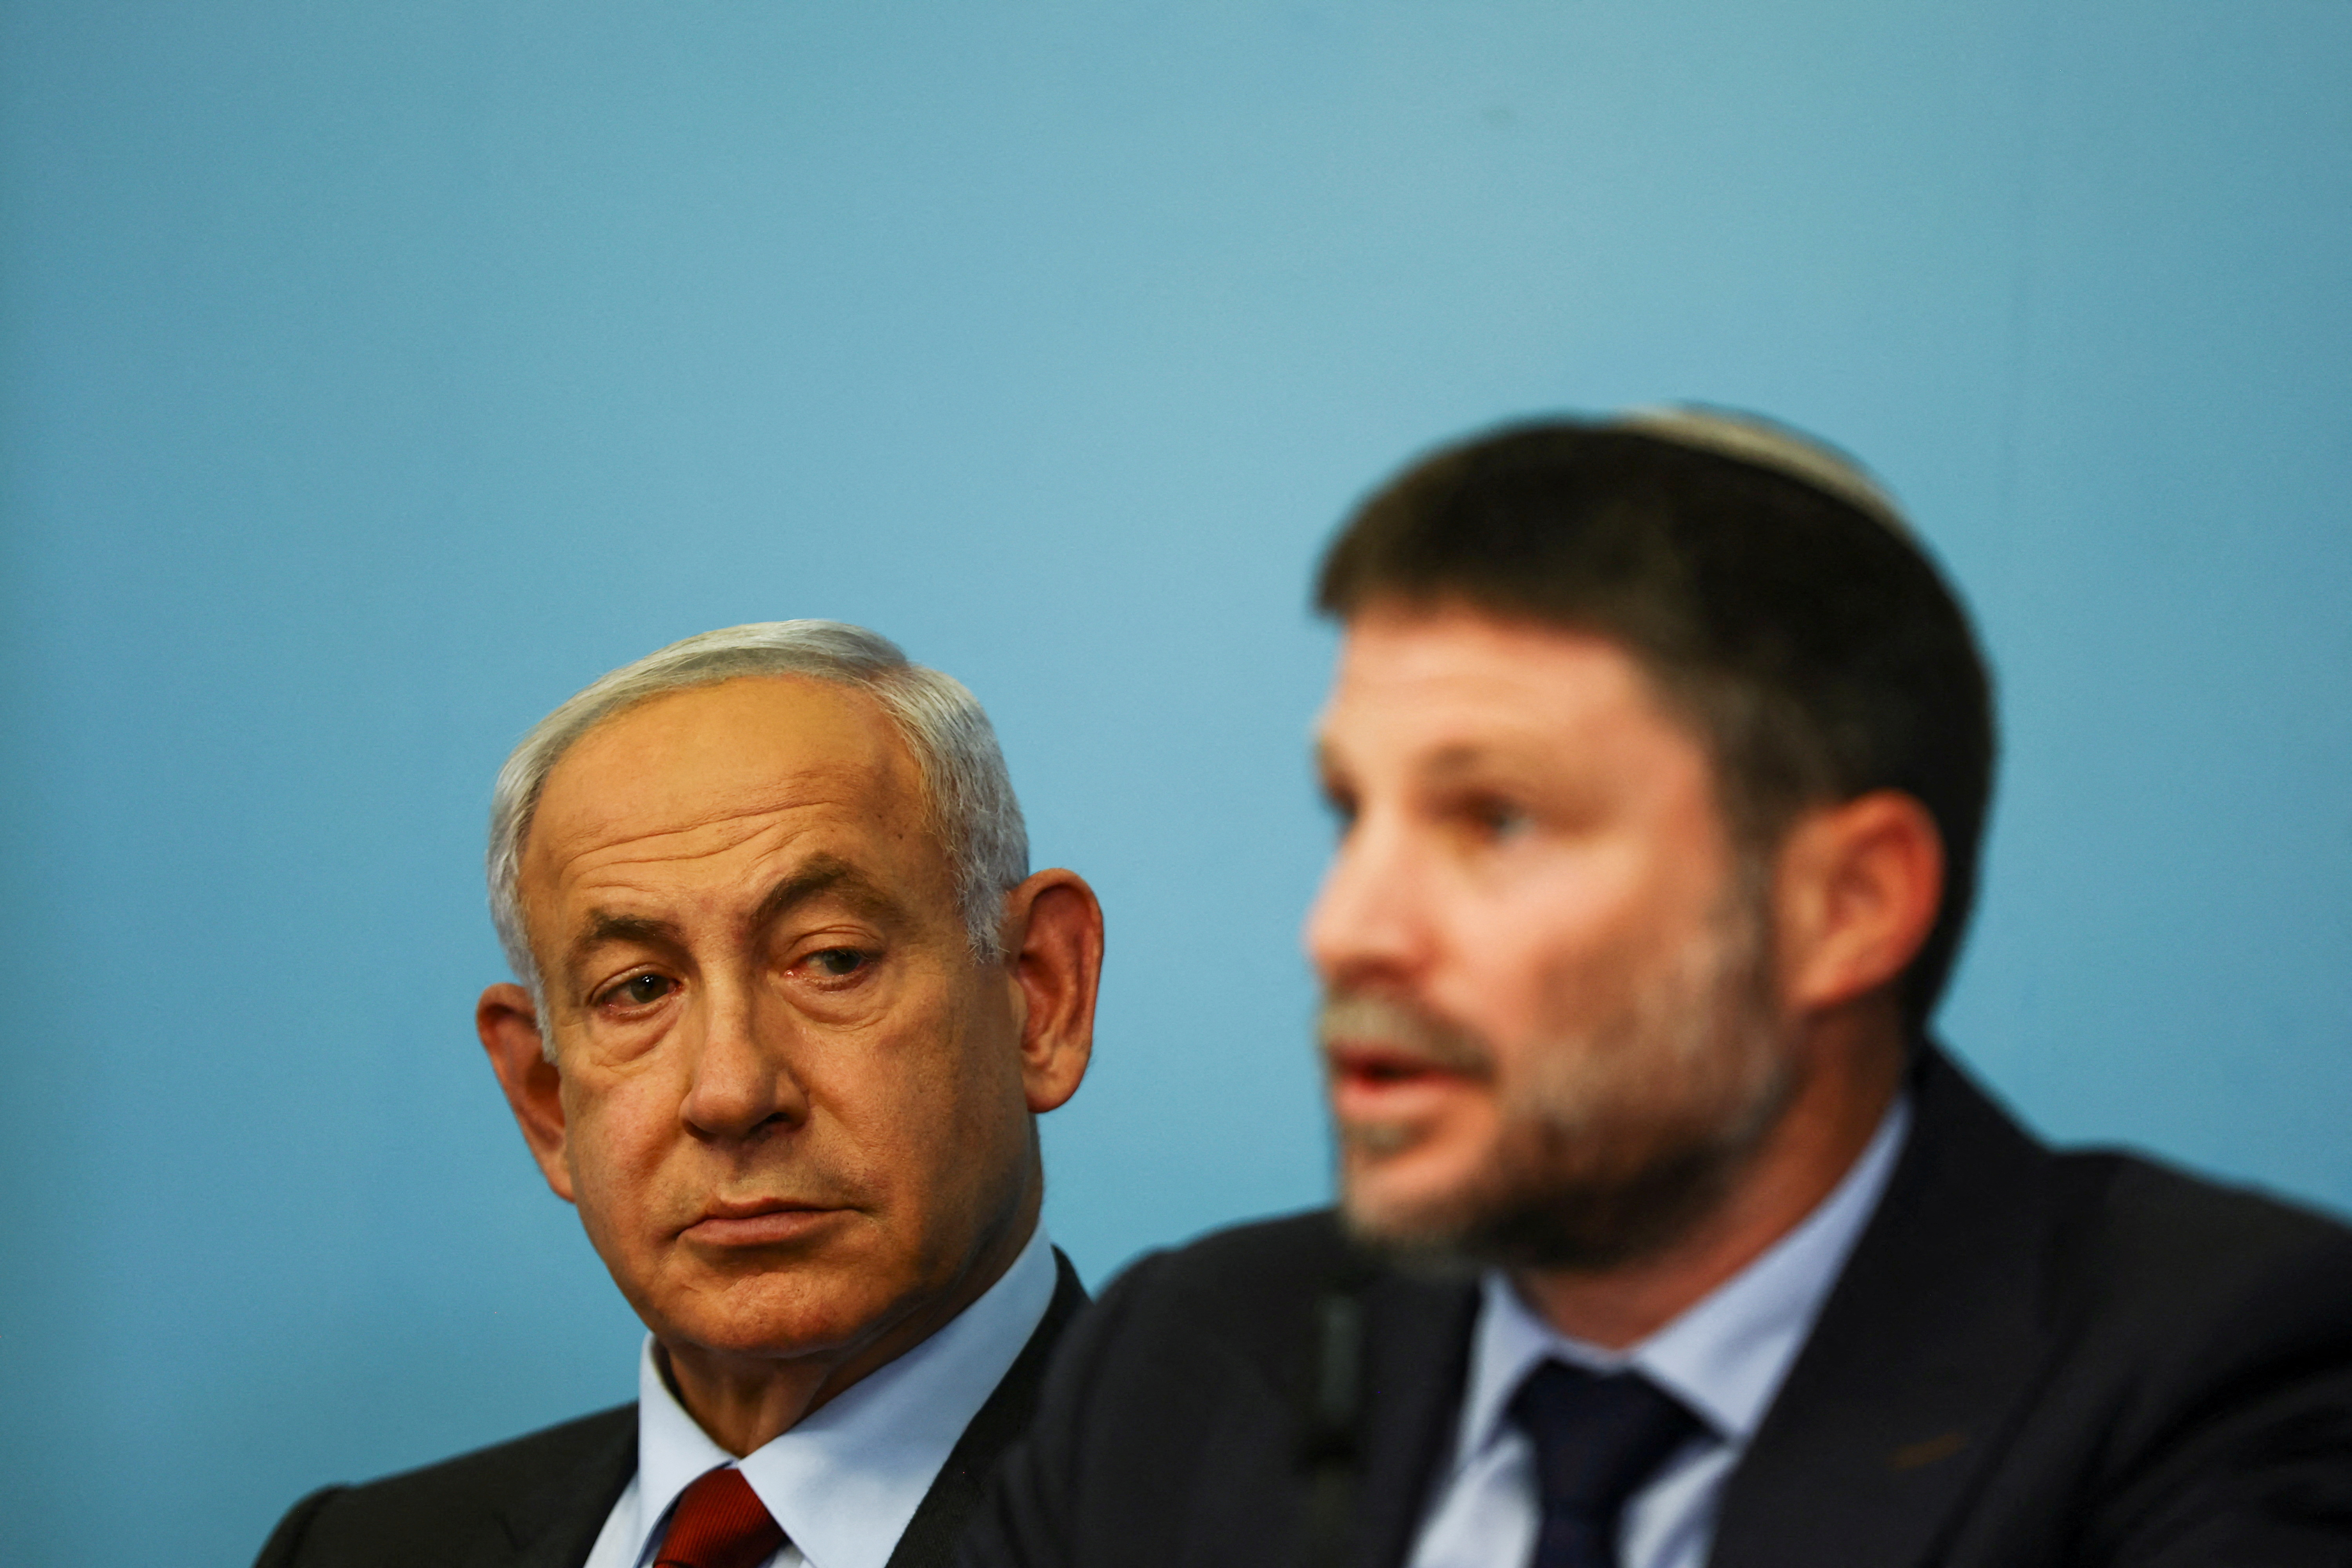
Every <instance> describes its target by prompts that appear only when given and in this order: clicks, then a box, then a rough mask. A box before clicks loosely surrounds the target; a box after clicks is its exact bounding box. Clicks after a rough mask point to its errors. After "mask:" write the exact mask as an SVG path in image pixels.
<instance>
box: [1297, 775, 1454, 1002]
mask: <svg viewBox="0 0 2352 1568" xmlns="http://www.w3.org/2000/svg"><path fill="white" fill-rule="evenodd" d="M1425 873H1426V868H1425V867H1424V866H1423V865H1422V863H1421V860H1420V858H1419V857H1418V856H1417V855H1416V854H1415V853H1414V851H1413V846H1412V839H1411V836H1410V835H1409V834H1407V833H1406V832H1405V831H1404V830H1403V829H1402V826H1401V825H1399V824H1397V823H1395V822H1394V821H1392V820H1389V819H1386V818H1383V817H1378V816H1371V815H1370V814H1367V815H1365V816H1360V817H1358V818H1357V820H1356V821H1355V823H1354V824H1353V825H1352V826H1350V827H1349V831H1348V834H1347V836H1346V837H1344V838H1342V839H1341V840H1340V841H1339V849H1338V851H1337V852H1336V853H1335V854H1334V855H1333V856H1332V857H1331V868H1330V869H1329V870H1328V871H1327V872H1325V873H1324V876H1323V887H1322V889H1321V890H1320V891H1319V892H1318V893H1317V894H1316V897H1315V902H1314V904H1313V906H1312V907H1310V908H1309V909H1308V910H1307V925H1306V929H1305V931H1303V932H1302V933H1301V936H1302V939H1303V941H1304V942H1305V944H1306V948H1307V957H1308V958H1309V959H1310V960H1311V961H1312V962H1313V963H1314V965H1315V971H1316V973H1317V974H1318V975H1319V976H1320V977H1321V978H1322V981H1323V984H1324V986H1325V988H1326V989H1339V988H1344V987H1349V986H1355V985H1360V984H1364V983H1366V982H1368V981H1374V980H1389V981H1396V980H1402V979H1405V978H1408V977H1410V976H1412V975H1413V974H1414V973H1418V971H1419V970H1420V969H1421V968H1422V967H1423V964H1424V963H1426V962H1427V960H1428V956H1429V942H1430V928H1429V923H1428V914H1429V909H1428V900H1429V897H1430V894H1431V892H1432V889H1430V887H1429V886H1428V878H1427V876H1426V874H1425Z"/></svg>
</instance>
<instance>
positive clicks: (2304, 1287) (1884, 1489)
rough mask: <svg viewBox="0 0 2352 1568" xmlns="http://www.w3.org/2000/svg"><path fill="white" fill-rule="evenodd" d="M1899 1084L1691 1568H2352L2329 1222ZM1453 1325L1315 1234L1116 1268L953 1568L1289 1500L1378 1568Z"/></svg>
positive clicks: (1040, 1564)
mask: <svg viewBox="0 0 2352 1568" xmlns="http://www.w3.org/2000/svg"><path fill="white" fill-rule="evenodd" d="M1913 1091H1914V1096H1915V1098H1914V1102H1913V1103H1914V1107H1915V1111H1916V1120H1915V1121H1914V1123H1913V1131H1912V1135H1911V1138H1910V1141H1909V1143H1908V1144H1907V1146H1906V1149H1905V1152H1904V1153H1903V1156H1902V1158H1901V1160H1900V1161H1899V1162H1898V1163H1897V1166H1896V1169H1895V1173H1894V1175H1893V1177H1892V1178H1891V1180H1890V1182H1889V1184H1888V1187H1887V1190H1886V1194H1885V1198H1884V1199H1883V1201H1882V1202H1881V1204H1880V1205H1879V1208H1878V1211H1877V1213H1876V1214H1875V1215H1874V1216H1873V1218H1872V1220H1871V1222H1870V1224H1869V1226H1867V1228H1866V1229H1865V1231H1864V1235H1863V1237H1862V1238H1861V1239H1860V1241H1859V1242H1858V1243H1857V1245H1856V1247H1855V1250H1854V1252H1853V1256H1852V1258H1850V1259H1849V1261H1848V1264H1847V1267H1846V1268H1845V1271H1844V1273H1843V1275H1842V1276H1841V1278H1840V1279H1839V1280H1838V1281H1837V1283H1836V1285H1835V1286H1834V1287H1833V1289H1832V1293H1831V1295H1830V1297H1829V1300H1827V1302H1826V1303H1825V1305H1824V1306H1823V1309H1822V1316H1821V1318H1820V1320H1819V1321H1818V1322H1817V1323H1816V1324H1815V1326H1814V1330H1813V1332H1812V1334H1811V1337H1810V1338H1809V1340H1808V1341H1807V1342H1806V1344H1805V1346H1804V1348H1803V1349H1802V1350H1801V1352H1800V1353H1799V1356H1798V1359H1797V1361H1796V1363H1795V1364H1794V1365H1793V1366H1792V1368H1791V1369H1790V1373H1789V1377H1788V1381H1787V1382H1786V1383H1785V1384H1783V1385H1782V1387H1781V1390H1780V1394H1779V1396H1778V1397H1777V1398H1776V1399H1775V1401H1774V1402H1773V1405H1772V1406H1771V1408H1770V1409H1769V1411H1768V1412H1767V1414H1766V1416H1765V1419H1764V1422H1763V1425H1762V1426H1761V1427H1760V1428H1759V1431H1758V1433H1757V1435H1756V1438H1755V1441H1754V1443H1753V1445H1752V1446H1751V1447H1749V1448H1748V1452H1747V1454H1746V1455H1745V1457H1744V1458H1743V1459H1742V1461H1741V1463H1740V1464H1739V1466H1738V1468H1737V1469H1736V1470H1735V1471H1734V1472H1733V1474H1732V1476H1731V1478H1730V1479H1729V1481H1728V1483H1727V1489H1726V1491H1725V1494H1724V1497H1723V1501H1722V1511H1721V1513H1720V1516H1719V1519H1718V1523H1717V1531H1716V1536H1715V1547H1714V1552H1713V1554H1712V1557H1711V1559H1710V1561H1711V1563H1714V1564H1715V1565H1716V1568H1895V1565H1898V1564H1900V1565H1906V1568H1914V1565H1923V1564H1930V1563H1934V1564H1945V1565H1948V1568H1959V1565H1970V1568H2040V1565H2054V1564H2059V1563H2068V1564H2092V1563H2096V1564H2132V1565H2135V1568H2154V1565H2157V1564H2168V1565H2172V1564H2178V1565H2182V1568H2186V1565H2188V1564H2198V1565H2200V1568H2204V1565H2210V1564H2217V1563H2231V1564H2241V1563H2261V1564H2278V1565H2285V1564H2305V1563H2311V1564H2317V1563H2327V1564H2331V1565H2335V1568H2343V1565H2344V1564H2347V1563H2352V1232H2347V1230H2346V1229H2345V1228H2344V1227H2342V1226H2337V1225H2336V1224H2334V1223H2332V1222H2330V1221H2327V1220H2325V1219H2322V1218H2320V1217H2318V1216H2316V1215H2311V1214H2306V1213H2303V1212H2300V1211H2297V1210H2294V1209H2291V1208H2288V1207H2286V1206H2284V1205H2280V1204H2277V1203H2273V1202H2270V1201H2268V1200H2266V1199H2263V1198H2260V1197H2256V1196H2252V1195H2251V1194H2244V1193H2238V1192H2231V1191H2226V1190H2223V1189H2221V1188H2219V1187H2216V1186H2212V1185H2210V1184H2205V1183H2202V1182H2198V1181H2194V1180H2191V1179H2189V1178H2188V1177H2185V1176H2182V1175H2179V1174H2177V1173H2172V1172H2169V1171H2167V1170H2164V1169H2162V1168H2159V1167H2158V1166H2156V1165H2153V1164H2150V1163H2146V1162H2144V1161H2141V1160H2137V1159H2132V1158H2128V1157H2126V1156H2122V1155H2117V1154H2112V1153H2072V1154H2056V1153H2053V1152H2050V1151H2048V1150H2046V1149H2044V1148H2043V1147H2042V1146H2041V1145H2040V1144H2038V1143H2036V1142H2033V1141H2032V1139H2030V1138H2029V1137H2027V1136H2026V1135H2025V1134H2024V1133H2023V1132H2022V1131H2020V1130H2019V1129H2018V1127H2017V1126H2016V1125H2015V1124H2014V1123H2013V1122H2011V1121H2010V1120H2009V1118H2008V1117H2006V1116H2005V1115H2003V1114H2002V1113H2001V1111H2000V1110H1998V1109H1997V1108H1995V1107H1994V1106H1993V1104H1992V1103H1991V1102H1990V1100H1987V1099H1986V1098H1985V1097H1984V1096H1983V1095H1982V1094H1981V1093H1979V1091H1978V1090H1977V1089H1976V1088H1975V1087H1974V1086H1973V1085H1971V1084H1970V1083H1969V1081H1968V1080H1967V1079H1965V1078H1964V1077H1962V1076H1961V1074H1960V1073H1959V1072H1958V1069H1957V1068H1954V1067H1952V1066H1951V1065H1950V1063H1948V1061H1947V1060H1945V1059H1944V1058H1942V1057H1940V1056H1938V1055H1937V1054H1935V1053H1933V1052H1928V1053H1927V1054H1925V1055H1924V1056H1923V1058H1922V1059H1921V1061H1920V1063H1919V1066H1918V1069H1917V1072H1916V1077H1915V1079H1914V1083H1913ZM1351 1276H1352V1277H1354V1278H1356V1279H1358V1280H1359V1281H1361V1282H1364V1283H1360V1285H1359V1287H1358V1289H1359V1294H1358V1295H1357V1297H1356V1300H1359V1301H1360V1312H1361V1316H1360V1323H1361V1340H1360V1342H1361V1344H1362V1346H1363V1349H1362V1352H1361V1357H1360V1361H1359V1362H1358V1363H1357V1368H1358V1375H1359V1376H1360V1389H1361V1394H1360V1399H1359V1401H1358V1403H1357V1410H1358V1414H1357V1415H1355V1417H1354V1418H1353V1421H1352V1424H1351V1426H1350V1428H1349V1430H1347V1431H1345V1432H1343V1433H1342V1434H1341V1436H1342V1437H1343V1438H1344V1439H1346V1441H1343V1442H1341V1443H1340V1444H1339V1448H1340V1449H1341V1450H1342V1451H1344V1450H1346V1449H1348V1448H1349V1447H1352V1449H1353V1451H1354V1453H1355V1454H1356V1456H1357V1458H1356V1460H1355V1462H1354V1463H1353V1464H1352V1465H1349V1464H1347V1463H1345V1462H1344V1461H1343V1462H1341V1463H1340V1464H1339V1466H1338V1467H1337V1468H1336V1469H1335V1468H1334V1466H1333V1464H1332V1463H1331V1462H1330V1460H1329V1458H1328V1455H1329V1454H1330V1452H1331V1451H1332V1449H1331V1443H1330V1438H1329V1434H1328V1433H1326V1434H1325V1435H1324V1436H1322V1437H1319V1438H1318V1437H1317V1436H1314V1430H1315V1426H1316V1424H1317V1422H1318V1420H1319V1419H1321V1418H1320V1417H1318V1416H1316V1415H1314V1414H1313V1410H1314V1404H1313V1402H1314V1401H1315V1400H1316V1399H1318V1398H1321V1397H1324V1396H1323V1395H1320V1394H1317V1393H1315V1392H1314V1389H1315V1388H1316V1386H1317V1385H1318V1383H1319V1384H1326V1385H1328V1383H1329V1379H1330V1377H1331V1376H1332V1374H1331V1373H1329V1372H1328V1371H1325V1370H1312V1371H1310V1368H1317V1367H1318V1358H1323V1357H1328V1353H1329V1351H1330V1346H1331V1343H1332V1336H1331V1334H1330V1332H1329V1331H1328V1330H1325V1329H1318V1326H1317V1324H1318V1321H1326V1322H1328V1321H1329V1318H1328V1313H1329V1310H1330V1309H1329V1306H1328V1303H1329V1302H1330V1301H1331V1300H1333V1298H1332V1296H1331V1295H1330V1294H1329V1290H1330V1286H1331V1282H1332V1281H1334V1280H1339V1281H1342V1282H1345V1281H1347V1280H1348V1279H1350V1277H1351ZM1475 1300H1476V1294H1475V1287H1473V1286H1472V1285H1470V1284H1469V1283H1466V1282H1464V1281H1460V1280H1456V1281H1452V1282H1442V1281H1437V1280H1433V1279H1423V1278H1412V1277H1407V1276H1404V1275H1402V1274H1399V1273H1396V1272H1393V1271H1384V1270H1381V1269H1379V1268H1377V1266H1375V1265H1372V1264H1370V1263H1369V1262H1368V1261H1366V1260H1363V1259H1361V1258H1357V1257H1355V1256H1353V1255H1352V1254H1351V1253H1350V1251H1349V1248H1348V1247H1347V1246H1346V1244H1345V1243H1344V1242H1343V1240H1342V1239H1341V1237H1340V1236H1339V1231H1338V1228H1337V1226H1335V1225H1334V1223H1333V1222H1332V1220H1331V1219H1330V1217H1329V1216H1328V1215H1306V1216H1302V1217H1297V1218H1293V1219H1286V1220H1278V1221H1275V1222H1273V1223H1270V1224H1265V1225H1259V1226H1247V1227H1244V1228H1242V1229H1239V1230H1234V1231H1229V1232H1226V1233H1224V1234H1223V1235H1220V1236H1215V1237H1210V1238H1208V1239H1207V1240H1204V1241H1202V1242H1199V1243H1196V1244H1194V1245H1193V1246H1192V1247H1187V1248H1185V1249H1183V1250H1181V1251H1179V1252H1175V1253H1169V1254H1162V1255H1159V1256H1156V1257H1152V1258H1146V1259H1145V1260H1144V1261H1143V1262H1141V1263H1139V1264H1138V1265H1136V1266H1135V1267H1134V1268H1132V1269H1130V1270H1129V1272H1128V1273H1127V1274H1126V1275H1125V1276H1124V1277H1123V1278H1122V1279H1120V1280H1119V1281H1118V1283H1117V1284H1116V1285H1115V1286H1113V1287H1112V1289H1110V1290H1108V1292H1107V1293H1106V1294H1105V1295H1104V1297H1103V1300H1102V1301H1101V1302H1100V1303H1099V1304H1098V1305H1097V1307H1096V1308H1095V1309H1094V1310H1092V1311H1091V1312H1090V1313H1089V1314H1088V1315H1087V1319H1086V1320H1085V1321H1083V1322H1082V1323H1081V1324H1080V1325H1079V1328H1078V1330H1077V1331H1076V1333H1074V1334H1073V1335H1072V1336H1071V1339H1070V1341H1069V1343H1068V1344H1067V1345H1066V1347H1065V1349H1064V1351H1063V1352H1062V1355H1061V1357H1060V1359H1059V1361H1058V1362H1057V1363H1056V1365H1055V1371H1054V1373H1053V1376H1052V1378H1051V1379H1050V1380H1049V1382H1048V1384H1047V1386H1046V1392H1045V1405H1044V1406H1043V1407H1042V1408H1041V1410H1040V1413H1039V1415H1038V1418H1037V1422H1036V1424H1035V1426H1033V1427H1032V1429H1031V1433H1030V1436H1029V1438H1028V1439H1027V1440H1026V1441H1025V1442H1024V1444H1023V1445H1022V1447H1018V1448H1016V1449H1015V1450H1014V1451H1013V1455H1012V1456H1011V1457H1010V1458H1008V1460H1007V1461H1006V1463H1005V1465H1004V1467H1003V1469H1002V1471H1001V1472H1000V1475H999V1481H998V1489H997V1490H996V1491H995V1492H993V1493H992V1496H991V1500H990V1501H989V1503H988V1504H987V1505H986V1506H985V1507H984V1508H983V1510H982V1516H981V1518H980V1519H979V1520H978V1521H976V1524H975V1529H974V1531H973V1534H972V1536H971V1539H970V1540H969V1541H968V1542H966V1552H965V1555H964V1556H963V1557H962V1559H961V1562H962V1563H963V1564H965V1568H1013V1565H1016V1564H1017V1565H1020V1568H1211V1565H1213V1568H1252V1565H1255V1564H1269V1565H1270V1564H1276V1563H1302V1562H1306V1561H1309V1560H1310V1559H1312V1558H1315V1557H1320V1556H1322V1554H1321V1553H1320V1552H1308V1551H1307V1545H1308V1542H1309V1541H1310V1540H1315V1541H1317V1542H1318V1544H1319V1542H1320V1539H1321V1538H1320V1536H1319V1535H1311V1534H1310V1531H1309V1530H1308V1527H1307V1521H1308V1519H1309V1518H1310V1517H1311V1516H1312V1513H1313V1511H1314V1510H1323V1512H1324V1513H1325V1514H1326V1516H1328V1518H1330V1519H1332V1520H1333V1521H1335V1524H1334V1528H1333V1529H1332V1530H1331V1531H1329V1534H1330V1535H1331V1536H1332V1537H1333V1538H1334V1540H1333V1542H1332V1544H1333V1545H1334V1546H1335V1547H1336V1548H1337V1550H1335V1551H1334V1552H1332V1553H1331V1554H1330V1555H1329V1556H1328V1557H1326V1558H1324V1560H1325V1561H1331V1562H1337V1563H1347V1564H1349V1565H1352V1568H1395V1565H1396V1564H1399V1563H1402V1562H1403V1561H1404V1558H1405V1554H1406V1552H1408V1551H1409V1549H1410V1547H1411V1544H1412V1540H1413V1537H1414V1535H1415V1532H1416V1531H1417V1528H1418V1525H1419V1522H1420V1520H1421V1518H1422V1516H1423V1512H1424V1510H1425V1509H1426V1507H1427V1505H1428V1502H1429V1500H1430V1497H1431V1492H1432V1484H1433V1478H1434V1477H1435V1474H1436V1472H1437V1470H1438V1468H1440V1467H1441V1466H1443V1465H1444V1463H1445V1462H1446V1460H1447V1457H1448V1455H1449V1452H1450V1449H1451V1447H1452V1442H1453V1436H1454V1427H1455V1424H1456V1422H1457V1421H1458V1419H1459V1414H1460V1405H1461V1398H1462V1389H1463V1384H1464V1379H1465V1369H1466V1364H1467V1360H1468V1352H1469V1341H1470V1329H1471V1324H1472V1321H1473V1318H1474V1308H1475ZM1326 1364H1328V1363H1326ZM1318 1448H1319V1451H1320V1452H1322V1453H1323V1454H1324V1456H1325V1458H1323V1459H1322V1460H1321V1461H1317V1460H1316V1458H1315V1455H1316V1454H1317V1453H1318ZM1349 1471H1352V1479H1351V1480H1347V1479H1343V1482H1342V1484H1341V1487H1340V1489H1339V1491H1338V1493H1337V1495H1338V1496H1339V1497H1340V1498H1342V1499H1343V1500H1344V1503H1343V1506H1340V1507H1338V1508H1330V1507H1328V1500H1330V1499H1331V1498H1332V1497H1333V1496H1334V1495H1335V1494H1334V1492H1333V1491H1332V1489H1331V1488H1330V1484H1329V1478H1330V1477H1331V1476H1332V1475H1334V1474H1335V1473H1336V1474H1339V1475H1341V1476H1342V1477H1343V1478H1345V1477H1347V1476H1348V1473H1349ZM1318 1489H1319V1490H1318ZM1498 1568H1511V1565H1498Z"/></svg>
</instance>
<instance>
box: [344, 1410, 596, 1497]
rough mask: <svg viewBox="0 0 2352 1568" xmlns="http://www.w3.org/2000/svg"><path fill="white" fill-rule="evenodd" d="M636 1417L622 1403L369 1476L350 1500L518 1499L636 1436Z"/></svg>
mask: <svg viewBox="0 0 2352 1568" xmlns="http://www.w3.org/2000/svg"><path fill="white" fill-rule="evenodd" d="M636 1420H637V1407H636V1406H635V1405H614V1407H613V1408H611V1409H610V1410H599V1411H597V1412H596V1413H595V1414H594V1415H583V1416H580V1417H578V1418H576V1419H574V1420H571V1421H565V1422H562V1423H559V1424H558V1425H556V1426H542V1427H541V1428H540V1429H539V1430H538V1431H536V1432H526V1433H524V1434H523V1435H522V1436H520V1437H510V1438H509V1439H507V1440H506V1441H505V1442H503V1443H493V1444H491V1445H490V1446H489V1447H486V1448H476V1449H474V1450H472V1451H471V1452H470V1453H464V1454H459V1455H457V1456H455V1457H454V1458H446V1459H442V1460H438V1461H436V1463H433V1464H430V1465H423V1466H420V1467H418V1468H415V1469H413V1470H403V1471H400V1472H399V1473H397V1474H395V1475H390V1476H386V1477H384V1478H383V1479H381V1480H374V1481H369V1482H367V1483H365V1484H364V1485H362V1486H356V1487H353V1488H352V1489H351V1490H350V1491H349V1492H347V1493H345V1494H344V1496H345V1500H347V1501H351V1502H357V1501H359V1500H362V1499H374V1498H383V1499H385V1500H393V1501H396V1502H402V1503H405V1502H408V1501H411V1500H420V1499H423V1498H426V1497H446V1498H452V1499H455V1498H463V1497H467V1496H477V1497H480V1498H482V1499H485V1500H494V1501H500V1502H503V1501H505V1500H509V1499H510V1498H512V1497H513V1496H514V1494H515V1492H516V1490H517V1489H520V1488H525V1487H529V1486H530V1485H532V1484H534V1483H535V1482H538V1481H540V1480H541V1479H545V1478H546V1477H548V1476H550V1475H559V1474H562V1472H564V1471H566V1470H569V1469H571V1468H573V1467H574V1466H576V1465H580V1464H583V1463H586V1462H587V1461H589V1460H590V1459H592V1458H594V1457H595V1456H596V1455H597V1454H598V1453H599V1452H600V1451H602V1450H604V1449H606V1448H609V1447H612V1446H613V1445H614V1444H615V1443H618V1442H621V1441H623V1440H624V1439H625V1438H628V1437H632V1436H635V1432H636Z"/></svg>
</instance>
